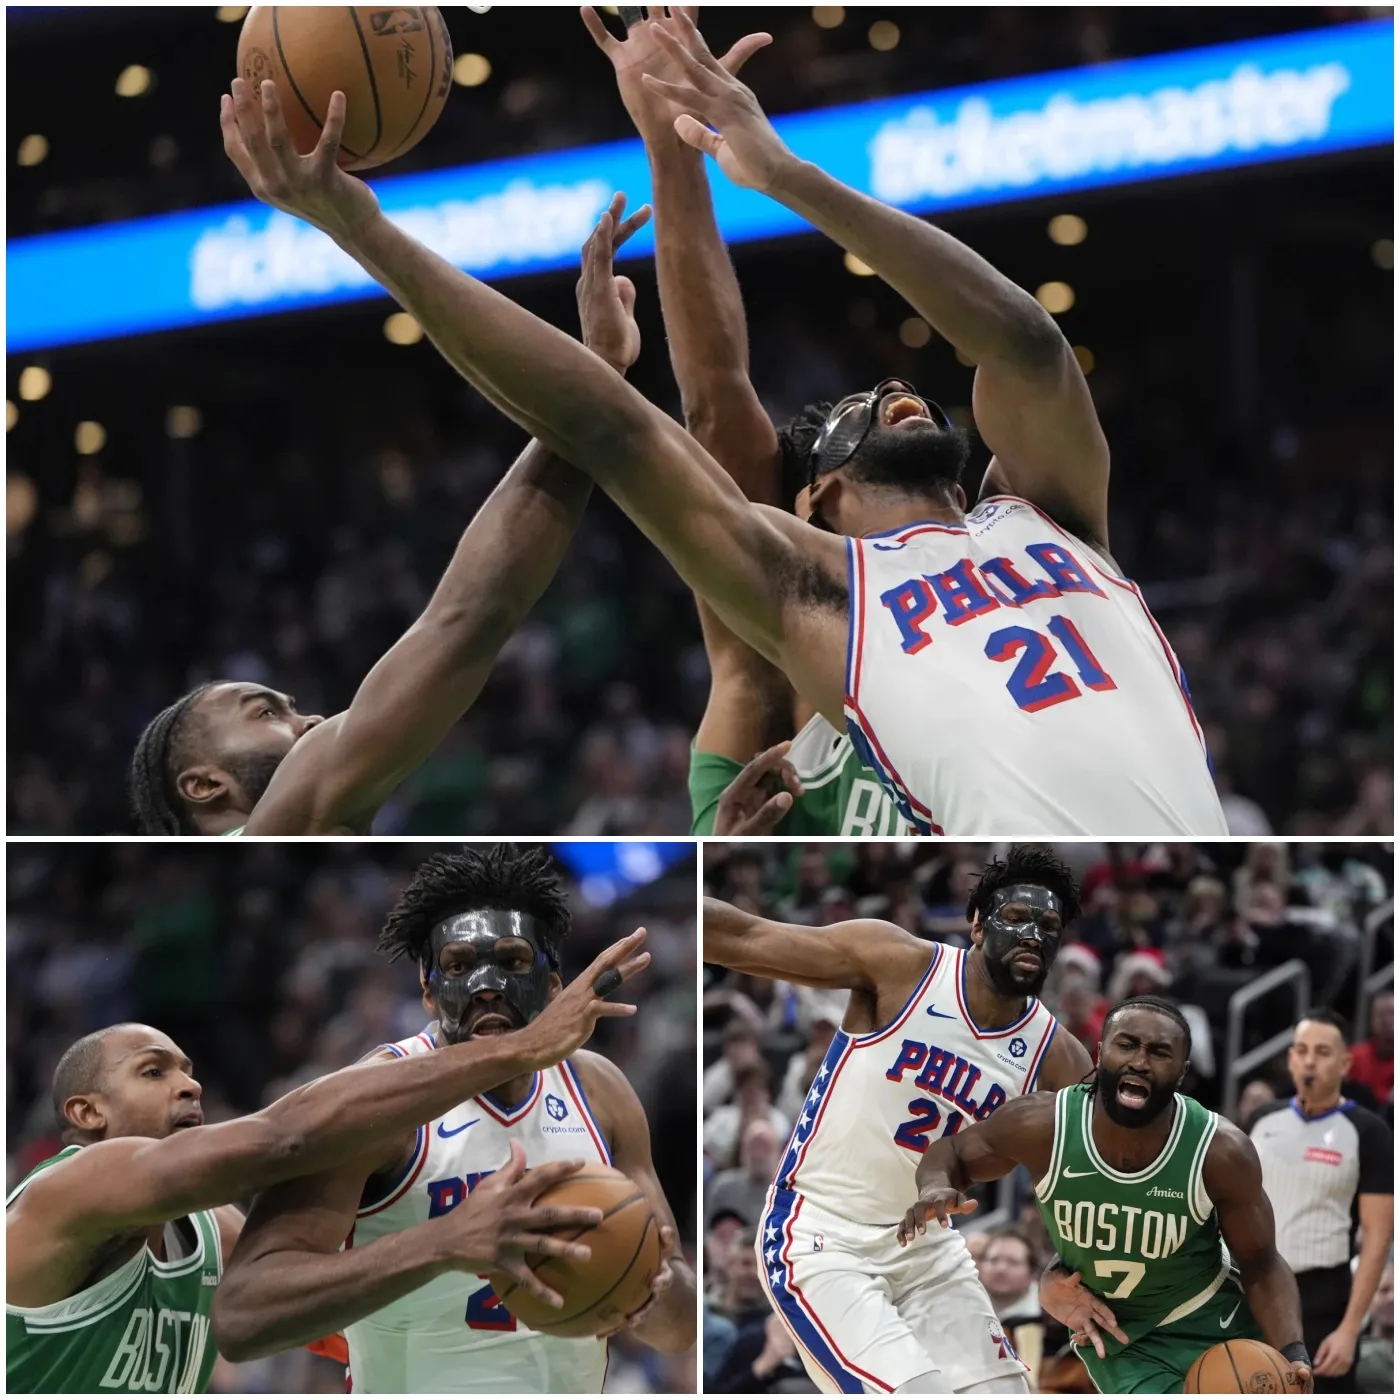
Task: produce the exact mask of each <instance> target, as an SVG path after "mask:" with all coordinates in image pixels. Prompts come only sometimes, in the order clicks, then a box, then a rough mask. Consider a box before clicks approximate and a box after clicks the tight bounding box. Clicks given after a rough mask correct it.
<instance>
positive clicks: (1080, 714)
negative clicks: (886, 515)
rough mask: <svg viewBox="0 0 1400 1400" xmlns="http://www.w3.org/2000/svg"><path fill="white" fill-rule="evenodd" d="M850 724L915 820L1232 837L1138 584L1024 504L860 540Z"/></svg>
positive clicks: (940, 831)
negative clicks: (1122, 575)
mask: <svg viewBox="0 0 1400 1400" xmlns="http://www.w3.org/2000/svg"><path fill="white" fill-rule="evenodd" d="M846 546H847V563H848V568H849V576H850V595H851V608H850V637H849V645H848V651H847V662H846V706H845V711H846V724H847V728H848V730H849V732H850V735H851V739H852V742H853V743H854V744H855V747H856V750H857V752H858V753H859V754H860V755H861V757H862V759H863V760H864V761H865V762H866V763H867V764H868V765H869V767H870V768H872V769H873V770H874V771H875V772H876V773H877V774H878V775H879V777H880V780H881V782H882V783H883V784H884V785H885V787H886V789H887V790H888V791H889V793H890V795H891V796H892V797H893V799H894V801H895V803H896V805H897V806H898V807H899V809H900V811H901V812H902V813H903V815H904V816H905V818H906V820H908V821H909V822H910V823H911V824H912V825H913V826H914V828H915V829H916V830H917V831H920V832H922V833H925V834H934V835H944V834H947V835H956V836H1011V835H1021V836H1032V835H1046V836H1049V835H1055V836H1068V835H1083V836H1117V837H1122V836H1167V835H1182V836H1223V835H1225V834H1226V826H1225V817H1224V813H1223V812H1222V811H1221V807H1220V800H1219V798H1218V797H1217V796H1216V792H1215V783H1214V781H1213V779H1212V777H1211V772H1210V764H1209V761H1208V759H1207V756H1206V750H1205V742H1204V739H1203V737H1202V734H1201V727H1200V725H1199V723H1198V722H1197V720H1196V715H1195V712H1194V710H1193V709H1192V706H1191V697H1190V694H1189V692H1188V691H1187V688H1186V678H1185V676H1184V674H1183V673H1182V670H1181V666H1180V663H1179V662H1178V661H1177V659H1176V656H1175V655H1174V653H1173V652H1172V649H1171V647H1170V645H1169V644H1168V642H1167V639H1166V637H1165V636H1164V635H1163V633H1162V630H1161V628H1160V627H1158V626H1157V623H1156V622H1155V621H1154V619H1153V617H1152V614H1151V613H1150V612H1148V610H1147V604H1146V603H1145V602H1144V601H1143V598H1142V594H1141V592H1140V591H1139V590H1138V588H1137V585H1136V584H1134V583H1132V582H1130V581H1129V580H1128V579H1125V578H1123V577H1121V576H1120V575H1118V574H1116V573H1114V572H1113V571H1112V570H1111V569H1110V568H1109V566H1108V564H1107V562H1106V561H1105V560H1104V559H1103V558H1102V556H1100V555H1099V554H1097V553H1096V552H1095V551H1093V550H1091V549H1090V548H1089V547H1088V546H1087V545H1086V544H1084V543H1083V542H1082V541H1080V540H1077V539H1075V538H1074V536H1072V535H1070V534H1068V533H1067V532H1066V531H1065V530H1063V529H1061V528H1060V527H1059V526H1058V525H1056V524H1055V523H1054V522H1053V521H1052V520H1051V519H1050V518H1049V516H1047V515H1045V514H1044V513H1043V512H1042V511H1040V510H1038V509H1037V508H1036V507H1035V506H1033V505H1031V504H1030V503H1029V502H1027V501H1023V500H1020V499H1018V498H1016V497H1013V496H993V497H990V498H988V499H987V500H985V501H983V502H982V503H981V504H980V505H978V507H977V508H976V509H975V510H974V511H972V512H971V514H969V515H968V516H967V518H966V520H965V521H964V522H963V523H962V524H960V525H952V524H939V523H934V522H925V523H922V524H914V525H908V526H905V527H903V528H901V529H899V530H896V531H892V532H890V533H888V534H886V535H880V536H867V537H865V538H864V539H850V540H847V542H846Z"/></svg>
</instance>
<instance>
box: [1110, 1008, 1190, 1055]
mask: <svg viewBox="0 0 1400 1400" xmlns="http://www.w3.org/2000/svg"><path fill="white" fill-rule="evenodd" d="M1134 1007H1142V1008H1143V1010H1145V1011H1159V1012H1161V1014H1162V1015H1163V1016H1166V1017H1168V1018H1170V1019H1171V1020H1173V1021H1175V1022H1176V1023H1177V1025H1178V1026H1180V1027H1181V1033H1182V1035H1184V1036H1185V1037H1186V1054H1187V1057H1188V1058H1189V1057H1190V1055H1191V1027H1190V1026H1189V1025H1187V1023H1186V1017H1185V1016H1183V1015H1182V1014H1181V1012H1180V1010H1178V1008H1177V1007H1175V1006H1174V1005H1173V1004H1172V1003H1171V1002H1169V1001H1166V1000H1164V999H1163V998H1162V997H1148V996H1142V997H1128V998H1127V1000H1126V1001H1120V1002H1119V1003H1118V1005H1117V1006H1115V1007H1114V1008H1113V1009H1112V1010H1111V1011H1110V1012H1109V1013H1108V1015H1107V1016H1105V1017H1104V1018H1103V1030H1102V1032H1101V1035H1102V1037H1103V1039H1104V1040H1107V1039H1108V1023H1109V1022H1110V1021H1111V1020H1112V1019H1113V1018H1114V1017H1115V1016H1116V1015H1117V1014H1118V1013H1119V1012H1120V1011H1130V1010H1132V1009H1133V1008H1134Z"/></svg>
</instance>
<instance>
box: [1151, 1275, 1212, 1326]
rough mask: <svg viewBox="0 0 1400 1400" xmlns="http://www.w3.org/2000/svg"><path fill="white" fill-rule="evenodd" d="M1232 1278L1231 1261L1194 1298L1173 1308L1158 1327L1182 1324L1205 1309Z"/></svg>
mask: <svg viewBox="0 0 1400 1400" xmlns="http://www.w3.org/2000/svg"><path fill="white" fill-rule="evenodd" d="M1229 1277H1230V1265H1229V1261H1228V1260H1226V1261H1223V1262H1222V1263H1221V1265H1220V1272H1219V1273H1218V1274H1216V1276H1215V1278H1214V1279H1212V1280H1211V1282H1210V1283H1208V1284H1207V1285H1206V1286H1205V1287H1204V1288H1203V1289H1201V1291H1200V1292H1199V1293H1197V1294H1196V1296H1195V1297H1194V1298H1188V1299H1187V1300H1186V1301H1185V1302H1184V1303H1182V1304H1181V1306H1180V1307H1177V1308H1173V1309H1172V1310H1171V1312H1169V1313H1168V1314H1167V1315H1166V1317H1164V1318H1163V1319H1162V1320H1161V1321H1160V1322H1159V1323H1158V1324H1157V1326H1158V1327H1166V1326H1168V1325H1169V1324H1170V1323H1173V1322H1180V1321H1181V1319H1182V1318H1183V1317H1190V1315H1191V1314H1192V1313H1193V1312H1195V1311H1196V1309H1197V1308H1203V1307H1205V1305H1206V1304H1207V1303H1208V1302H1210V1300H1211V1299H1212V1298H1214V1297H1215V1295H1216V1294H1217V1293H1219V1292H1220V1285H1221V1284H1223V1283H1224V1282H1225V1280H1226V1279H1227V1278H1229Z"/></svg>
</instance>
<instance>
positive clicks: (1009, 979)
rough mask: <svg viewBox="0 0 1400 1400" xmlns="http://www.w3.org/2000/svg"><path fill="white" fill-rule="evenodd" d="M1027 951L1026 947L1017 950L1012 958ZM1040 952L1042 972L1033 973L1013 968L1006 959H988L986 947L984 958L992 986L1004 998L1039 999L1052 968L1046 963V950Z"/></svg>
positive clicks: (984, 948) (983, 953)
mask: <svg viewBox="0 0 1400 1400" xmlns="http://www.w3.org/2000/svg"><path fill="white" fill-rule="evenodd" d="M1026 951H1028V950H1027V949H1026V948H1024V947H1020V948H1016V949H1014V950H1013V951H1012V954H1011V957H1012V958H1013V959H1015V958H1017V957H1019V956H1020V955H1021V954H1022V953H1024V952H1026ZM1039 951H1040V970H1039V971H1038V972H1034V973H1031V972H1022V971H1021V969H1020V968H1018V967H1012V966H1011V965H1010V963H1008V962H1007V961H1006V960H1005V959H1004V958H991V957H988V956H987V950H986V947H985V946H984V947H983V949H982V957H983V961H984V962H985V963H986V965H987V976H988V978H989V979H990V980H991V983H992V986H993V987H995V988H996V990H997V991H998V992H999V993H1000V994H1001V995H1002V996H1004V997H1038V996H1039V995H1040V989H1041V988H1042V987H1043V986H1044V985H1045V979H1046V978H1047V977H1048V976H1049V975H1050V968H1049V966H1048V965H1047V964H1046V961H1045V950H1044V949H1040V950H1039Z"/></svg>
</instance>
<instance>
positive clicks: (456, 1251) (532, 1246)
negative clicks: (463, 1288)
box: [438, 1141, 603, 1308]
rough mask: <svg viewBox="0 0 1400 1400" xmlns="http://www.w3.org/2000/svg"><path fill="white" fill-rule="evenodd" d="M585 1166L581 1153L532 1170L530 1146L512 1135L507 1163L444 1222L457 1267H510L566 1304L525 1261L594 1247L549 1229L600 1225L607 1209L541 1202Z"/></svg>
mask: <svg viewBox="0 0 1400 1400" xmlns="http://www.w3.org/2000/svg"><path fill="white" fill-rule="evenodd" d="M582 1166H583V1161H582V1159H577V1160H574V1161H570V1162H549V1163H547V1164H546V1165H544V1166H542V1167H536V1168H535V1169H534V1170H533V1171H527V1170H526V1168H525V1149H524V1148H523V1147H521V1145H520V1144H519V1143H518V1142H515V1141H512V1142H511V1144H510V1160H509V1161H508V1162H507V1163H506V1165H505V1166H504V1167H502V1168H501V1169H500V1170H499V1171H496V1172H493V1173H492V1174H491V1175H490V1176H488V1177H487V1178H486V1179H485V1180H484V1181H483V1182H481V1184H480V1185H478V1186H477V1188H476V1189H475V1190H474V1191H473V1192H472V1193H471V1194H470V1195H469V1196H468V1197H467V1199H466V1200H465V1201H463V1202H462V1204H461V1205H459V1206H458V1207H457V1208H456V1209H455V1210H452V1211H449V1212H448V1213H447V1215H446V1216H445V1217H444V1218H443V1219H442V1220H441V1221H440V1222H439V1223H438V1230H439V1231H440V1232H441V1235H442V1240H443V1247H444V1248H445V1249H446V1250H447V1251H448V1252H449V1253H450V1254H451V1256H452V1258H453V1267H454V1268H459V1269H461V1270H463V1271H464V1272H466V1273H473V1274H485V1273H492V1272H501V1273H507V1274H509V1275H510V1276H511V1278H513V1279H515V1280H516V1281H517V1282H518V1283H519V1284H520V1286H521V1287H522V1288H523V1289H525V1291H526V1292H528V1293H533V1294H534V1296H535V1297H536V1298H539V1299H541V1300H542V1301H543V1302H545V1303H548V1304H549V1306H550V1307H552V1308H560V1307H563V1306H564V1300H563V1299H562V1298H561V1297H560V1296H559V1294H558V1293H556V1292H555V1291H554V1290H553V1289H552V1288H550V1287H549V1286H548V1285H546V1284H545V1283H543V1282H541V1280H540V1279H539V1278H538V1277H537V1276H536V1274H535V1273H534V1272H533V1270H532V1269H531V1268H530V1266H529V1265H528V1264H527V1263H526V1262H525V1256H526V1255H527V1254H533V1255H536V1256H538V1255H547V1256H549V1257H551V1258H563V1259H577V1260H580V1261H582V1260H585V1259H587V1258H589V1257H590V1256H591V1254H592V1253H593V1251H592V1250H591V1249H590V1248H589V1247H588V1246H587V1245H586V1244H577V1243H575V1242H573V1241H571V1240H563V1239H560V1238H559V1237H558V1236H556V1235H552V1234H550V1233H549V1232H550V1231H551V1230H558V1229H563V1228H568V1227H578V1226H584V1227H586V1226H589V1225H596V1224H598V1222H599V1221H600V1220H602V1218H603V1212H602V1211H600V1210H598V1209H597V1208H596V1207H594V1206H541V1205H537V1204H536V1202H537V1201H538V1200H539V1198H540V1197H541V1196H542V1195H544V1193H545V1192H546V1191H548V1190H549V1188H550V1187H551V1186H554V1185H556V1184H557V1183H559V1182H561V1181H567V1180H568V1178H569V1177H571V1176H573V1175H574V1173H575V1172H577V1171H578V1170H579V1168H580V1167H582ZM536 1262H538V1259H537V1260H536Z"/></svg>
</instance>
